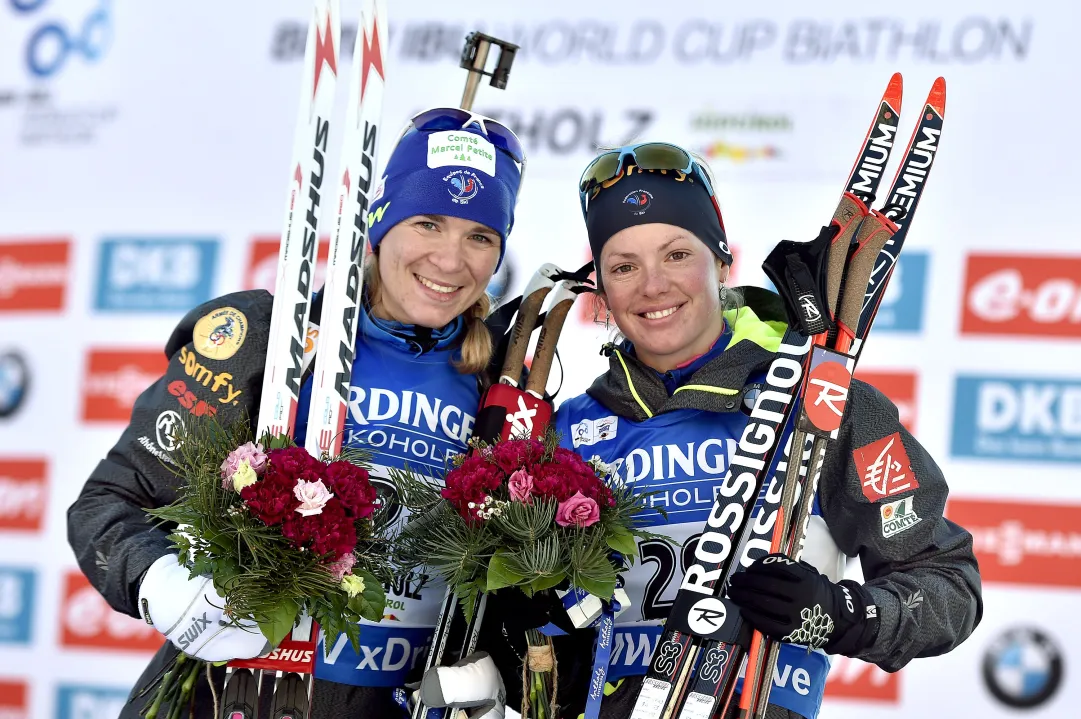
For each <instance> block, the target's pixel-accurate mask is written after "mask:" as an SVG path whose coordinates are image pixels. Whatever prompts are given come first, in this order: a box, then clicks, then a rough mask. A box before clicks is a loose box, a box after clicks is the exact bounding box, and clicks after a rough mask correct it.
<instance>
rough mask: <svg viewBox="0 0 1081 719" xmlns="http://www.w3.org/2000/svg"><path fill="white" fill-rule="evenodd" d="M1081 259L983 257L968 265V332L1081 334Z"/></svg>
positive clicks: (964, 328)
mask: <svg viewBox="0 0 1081 719" xmlns="http://www.w3.org/2000/svg"><path fill="white" fill-rule="evenodd" d="M1078 278H1081V257H1077V256H1071V257H1051V256H1040V257H1034V256H1029V257H1025V256H1018V255H982V254H974V255H970V256H969V257H968V261H967V263H966V268H965V305H964V310H963V314H962V316H961V332H962V333H963V334H985V335H988V334H991V335H1029V336H1037V337H1045V336H1048V335H1053V336H1058V337H1081V280H1079V279H1078Z"/></svg>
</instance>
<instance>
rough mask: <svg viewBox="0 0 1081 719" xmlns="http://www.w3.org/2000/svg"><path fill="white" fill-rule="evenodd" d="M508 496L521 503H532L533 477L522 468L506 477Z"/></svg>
mask: <svg viewBox="0 0 1081 719" xmlns="http://www.w3.org/2000/svg"><path fill="white" fill-rule="evenodd" d="M507 488H508V489H510V498H511V499H513V500H515V501H517V502H522V503H523V504H533V477H532V476H531V475H530V474H528V473H527V472H526V471H525V470H524V469H519V470H518V471H517V472H514V473H513V474H512V475H511V476H510V477H509V478H507Z"/></svg>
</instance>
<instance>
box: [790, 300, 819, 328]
mask: <svg viewBox="0 0 1081 719" xmlns="http://www.w3.org/2000/svg"><path fill="white" fill-rule="evenodd" d="M796 301H797V302H799V306H800V309H801V310H803V318H804V319H805V320H806V321H807V323H808V324H810V323H812V322H818V321H819V320H820V319H822V313H821V312H819V311H818V303H817V302H815V296H814V295H813V294H812V293H810V292H808V293H806V294H802V295H800V296H799V297H797V298H796Z"/></svg>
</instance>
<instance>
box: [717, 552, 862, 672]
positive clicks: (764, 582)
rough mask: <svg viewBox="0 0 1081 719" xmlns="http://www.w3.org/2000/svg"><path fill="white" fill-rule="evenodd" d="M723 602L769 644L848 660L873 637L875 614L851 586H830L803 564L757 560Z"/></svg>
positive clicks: (847, 583) (737, 578)
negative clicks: (823, 652)
mask: <svg viewBox="0 0 1081 719" xmlns="http://www.w3.org/2000/svg"><path fill="white" fill-rule="evenodd" d="M728 597H729V598H730V599H731V600H732V601H733V602H735V603H736V604H738V605H739V611H740V614H741V615H743V618H744V619H746V620H747V622H748V623H750V624H751V626H753V627H754V628H755V629H757V630H758V631H760V632H762V633H763V634H765V635H766V636H768V637H770V638H771V639H780V640H782V641H785V642H789V643H791V644H802V645H804V646H807V647H810V648H811V649H825V650H826V651H827V652H828V653H830V654H844V655H846V656H854V655H856V654H858V653H859V652H861V651H862V650H863V649H865V648H867V647H868V646H870V645H871V644H872V643H873V642H874V640H875V637H876V636H877V634H878V608H877V607H876V606H875V604H874V601H873V600H872V599H871V596H870V595H869V594H868V593H867V591H866V590H865V589H864V588H863V587H861V586H860V585H859V584H857V583H856V582H853V581H851V580H847V579H846V580H843V581H841V582H840V583H838V584H834V583H833V582H831V581H830V580H829V579H828V578H826V577H825V576H823V575H821V574H819V572H818V570H817V569H815V568H814V567H812V566H811V565H810V564H808V563H807V562H797V561H795V560H793V559H789V558H788V557H786V556H784V555H783V554H770V555H768V556H765V557H762V558H761V559H759V560H758V561H756V562H755V563H754V564H752V565H751V566H750V567H748V568H747V569H746V571H743V572H737V573H736V574H734V575H733V576H732V579H731V580H730V581H729V584H728Z"/></svg>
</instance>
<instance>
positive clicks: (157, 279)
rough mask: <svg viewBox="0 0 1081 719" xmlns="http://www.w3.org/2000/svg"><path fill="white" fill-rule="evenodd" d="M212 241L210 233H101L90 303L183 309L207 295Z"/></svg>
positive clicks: (122, 308)
mask: <svg viewBox="0 0 1081 719" xmlns="http://www.w3.org/2000/svg"><path fill="white" fill-rule="evenodd" d="M217 254H218V241H217V240H216V239H213V238H197V237H192V238H175V239H173V238H162V239H150V238H106V239H105V240H103V241H102V244H101V255H100V258H99V265H98V283H97V291H96V292H95V295H94V308H95V309H98V310H103V311H107V312H108V311H112V312H185V311H187V310H189V309H191V308H192V307H195V306H197V305H201V304H202V303H204V302H206V301H207V300H209V299H210V296H211V291H212V289H213V281H214V265H215V262H216V259H217Z"/></svg>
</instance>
